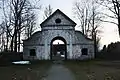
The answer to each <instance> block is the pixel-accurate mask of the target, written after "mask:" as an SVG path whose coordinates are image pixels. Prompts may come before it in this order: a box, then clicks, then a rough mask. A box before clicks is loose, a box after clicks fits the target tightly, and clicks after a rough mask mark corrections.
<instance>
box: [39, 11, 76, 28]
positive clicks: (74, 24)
mask: <svg viewBox="0 0 120 80" xmlns="http://www.w3.org/2000/svg"><path fill="white" fill-rule="evenodd" d="M56 13H60V14H61V15H63V16H64V17H65V18H66V19H67V20H69V21H70V22H71V23H72V24H73V26H76V23H75V22H74V21H73V20H71V19H70V18H69V17H68V16H67V15H65V14H64V13H63V12H62V11H60V10H59V9H57V10H56V11H55V12H54V13H53V14H52V15H50V16H49V17H48V18H47V19H46V20H44V21H43V22H42V23H41V24H40V26H41V27H42V26H43V25H44V23H45V22H47V21H48V20H50V19H51V18H52V17H53V16H54V15H55V14H56Z"/></svg>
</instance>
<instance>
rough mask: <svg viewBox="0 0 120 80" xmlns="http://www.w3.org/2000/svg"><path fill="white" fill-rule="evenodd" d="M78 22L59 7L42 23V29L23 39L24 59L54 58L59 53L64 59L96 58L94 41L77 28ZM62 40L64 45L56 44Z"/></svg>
mask: <svg viewBox="0 0 120 80" xmlns="http://www.w3.org/2000/svg"><path fill="white" fill-rule="evenodd" d="M75 26H76V23H75V22H74V21H72V20H71V19H70V18H69V17H68V16H66V15H65V14H64V13H63V12H61V11H60V10H59V9H57V10H56V11H55V12H54V13H53V14H52V15H50V17H48V18H47V19H46V20H45V21H43V22H42V23H41V28H42V29H41V31H38V32H35V33H34V34H33V35H32V36H31V37H30V38H28V39H26V40H23V58H24V59H29V60H31V59H39V60H42V59H45V60H47V59H49V60H52V59H53V57H54V56H56V55H57V53H59V54H61V55H64V59H91V58H94V43H93V41H92V40H91V39H89V38H87V37H86V36H85V35H83V34H82V33H81V32H80V31H76V30H75ZM55 40H61V41H63V42H64V44H63V45H60V44H58V45H54V44H53V42H54V41H55Z"/></svg>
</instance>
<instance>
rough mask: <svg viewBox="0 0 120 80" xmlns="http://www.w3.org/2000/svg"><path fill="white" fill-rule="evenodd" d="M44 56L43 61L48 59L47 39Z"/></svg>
mask: <svg viewBox="0 0 120 80" xmlns="http://www.w3.org/2000/svg"><path fill="white" fill-rule="evenodd" d="M44 52H45V54H44V59H48V44H47V39H45V51H44Z"/></svg>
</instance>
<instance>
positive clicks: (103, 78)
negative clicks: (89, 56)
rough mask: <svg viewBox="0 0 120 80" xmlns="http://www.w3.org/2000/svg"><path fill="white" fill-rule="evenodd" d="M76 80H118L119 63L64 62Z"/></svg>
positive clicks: (119, 78) (119, 72) (119, 79)
mask: <svg viewBox="0 0 120 80" xmlns="http://www.w3.org/2000/svg"><path fill="white" fill-rule="evenodd" d="M64 64H65V66H66V67H68V68H69V69H70V70H71V71H72V72H73V73H74V74H75V77H76V80H120V61H95V60H94V61H93V60H91V61H65V63H64Z"/></svg>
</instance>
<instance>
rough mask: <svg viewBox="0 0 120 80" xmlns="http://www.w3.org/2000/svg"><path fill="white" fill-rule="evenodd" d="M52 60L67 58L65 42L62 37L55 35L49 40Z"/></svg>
mask: <svg viewBox="0 0 120 80" xmlns="http://www.w3.org/2000/svg"><path fill="white" fill-rule="evenodd" d="M50 57H51V59H52V60H55V59H64V60H65V59H67V43H66V40H65V39H64V38H63V37H60V36H58V37H55V38H53V39H52V41H51V55H50Z"/></svg>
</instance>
